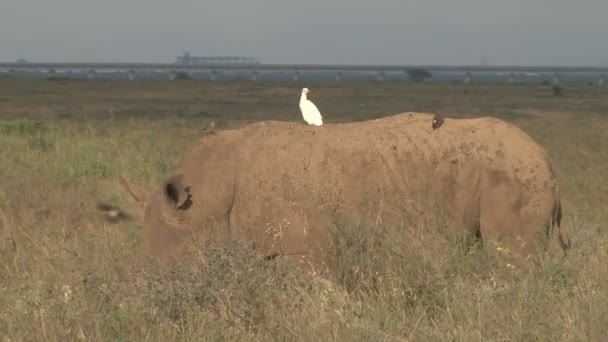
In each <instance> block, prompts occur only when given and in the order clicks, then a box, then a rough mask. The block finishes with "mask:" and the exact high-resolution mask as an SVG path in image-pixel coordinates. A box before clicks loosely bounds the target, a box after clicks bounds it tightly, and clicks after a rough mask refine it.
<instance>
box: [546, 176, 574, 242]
mask: <svg viewBox="0 0 608 342" xmlns="http://www.w3.org/2000/svg"><path fill="white" fill-rule="evenodd" d="M555 198H556V200H555V206H554V209H553V217H552V218H551V228H552V230H553V231H555V230H557V237H558V238H559V245H560V246H561V248H562V250H564V253H566V251H567V250H568V249H570V247H571V243H570V237H569V236H568V232H567V229H566V227H563V226H562V224H561V223H562V201H561V199H560V194H559V190H558V189H557V188H556V196H555Z"/></svg>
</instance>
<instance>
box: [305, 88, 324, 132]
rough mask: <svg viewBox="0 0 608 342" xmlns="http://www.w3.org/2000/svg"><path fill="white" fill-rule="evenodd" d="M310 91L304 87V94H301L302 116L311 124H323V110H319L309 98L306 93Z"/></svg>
mask: <svg viewBox="0 0 608 342" xmlns="http://www.w3.org/2000/svg"><path fill="white" fill-rule="evenodd" d="M308 92H309V90H308V88H304V89H302V95H301V96H300V111H301V112H302V117H303V118H304V121H306V123H308V124H309V125H313V126H321V125H323V116H321V112H319V109H318V108H317V106H315V104H314V103H312V101H310V100H309V99H308V98H307V96H306V94H308Z"/></svg>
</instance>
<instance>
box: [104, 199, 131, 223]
mask: <svg viewBox="0 0 608 342" xmlns="http://www.w3.org/2000/svg"><path fill="white" fill-rule="evenodd" d="M97 209H98V210H101V211H102V212H104V214H105V218H106V219H107V220H108V221H110V222H112V223H117V222H119V221H121V220H131V219H132V216H131V215H129V214H128V213H127V212H125V211H124V210H122V209H121V208H119V207H117V206H114V205H111V204H106V203H100V202H98V203H97Z"/></svg>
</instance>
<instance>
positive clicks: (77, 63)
mask: <svg viewBox="0 0 608 342" xmlns="http://www.w3.org/2000/svg"><path fill="white" fill-rule="evenodd" d="M205 57H206V58H210V59H213V58H217V59H222V58H228V57H231V58H233V57H238V56H228V57H227V56H205ZM249 58H251V57H249ZM258 61H259V59H258ZM0 65H2V67H8V66H14V67H16V68H19V67H27V66H31V67H36V66H73V67H76V66H96V65H97V66H102V65H106V66H142V67H143V66H150V67H153V66H163V67H169V66H175V67H177V68H180V67H183V68H210V67H218V68H222V67H229V68H230V67H233V66H236V67H247V68H252V67H255V66H259V67H262V68H264V67H275V68H283V67H285V68H288V67H294V68H296V67H303V68H307V69H308V68H319V67H320V68H323V69H325V68H350V67H353V68H357V69H358V68H366V67H373V68H390V69H392V68H421V69H425V68H426V69H435V68H439V69H444V68H447V69H451V68H457V69H468V68H471V69H478V70H481V69H514V68H516V69H517V68H523V69H603V68H608V63H602V64H595V65H593V64H561V65H556V64H544V63H543V64H518V63H517V64H447V63H445V64H406V63H400V64H395V63H293V62H291V63H285V62H282V63H267V62H266V63H265V62H262V61H259V63H257V64H240V65H239V64H235V65H229V64H226V65H224V64H180V63H177V62H175V61H174V62H141V61H120V62H117V61H114V62H104V61H52V62H51V61H31V60H28V59H18V60H17V61H0Z"/></svg>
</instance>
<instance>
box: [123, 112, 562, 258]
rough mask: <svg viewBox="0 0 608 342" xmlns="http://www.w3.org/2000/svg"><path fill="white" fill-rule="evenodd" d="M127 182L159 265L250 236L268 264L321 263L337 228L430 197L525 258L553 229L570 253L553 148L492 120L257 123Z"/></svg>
mask: <svg viewBox="0 0 608 342" xmlns="http://www.w3.org/2000/svg"><path fill="white" fill-rule="evenodd" d="M434 126H435V127H434ZM123 185H124V186H125V187H126V189H127V190H128V191H129V192H130V193H131V195H133V198H134V199H135V200H136V201H137V203H139V204H140V206H141V209H143V252H144V255H147V256H154V257H159V258H161V259H167V258H168V259H171V258H175V257H177V255H176V254H175V253H176V252H175V251H176V250H177V249H176V248H177V247H178V246H179V245H180V244H181V243H182V241H183V240H184V238H185V237H186V236H188V235H189V234H191V233H192V232H193V231H198V232H201V231H203V232H204V231H207V232H214V233H219V234H224V235H226V236H235V237H239V238H242V239H245V240H248V241H251V242H252V243H253V246H254V248H255V250H257V251H258V252H259V253H261V254H262V255H264V256H267V257H273V256H279V255H283V256H287V257H294V258H303V259H305V260H307V261H309V263H310V264H312V265H321V264H323V263H325V261H326V258H327V255H328V251H329V250H330V248H331V241H330V238H329V233H328V232H329V231H330V228H329V227H334V228H337V229H340V222H342V221H341V220H343V219H350V220H351V222H352V220H356V219H359V218H373V219H374V220H375V222H376V223H378V222H380V223H382V224H393V223H398V222H401V221H400V220H401V219H402V216H403V208H405V207H408V206H411V205H416V204H417V203H418V204H419V203H423V202H424V201H425V200H427V199H429V198H431V197H432V198H433V199H434V200H436V201H438V203H440V204H441V207H443V208H446V209H447V212H449V214H450V216H449V217H450V220H451V222H452V225H451V226H453V227H454V229H456V230H460V231H463V232H466V233H470V234H471V235H474V236H476V237H477V238H479V239H481V241H482V242H485V241H490V240H496V239H501V241H502V242H501V243H503V245H504V246H506V247H509V248H511V250H512V251H513V252H514V253H516V254H519V255H521V256H524V257H525V256H528V255H530V254H531V253H533V252H535V251H536V250H537V248H538V247H539V246H540V245H539V242H543V244H542V245H543V246H546V242H547V241H548V240H547V239H548V238H549V237H550V236H551V235H553V232H557V234H556V235H557V236H558V241H559V242H560V246H561V248H562V249H563V250H564V253H565V251H566V250H567V248H569V246H570V240H569V238H568V236H567V234H566V232H565V231H564V229H562V228H563V227H561V228H560V221H561V216H562V213H561V212H562V206H561V201H560V192H559V185H558V181H557V178H556V175H555V172H554V170H553V169H552V165H551V163H550V161H549V158H548V156H547V153H546V152H545V151H544V150H543V148H541V147H540V146H539V145H538V144H537V143H536V142H535V141H534V140H532V139H531V138H530V137H529V136H528V135H527V134H526V133H524V132H523V131H522V130H520V129H519V128H517V127H516V126H514V125H513V124H510V123H507V122H505V121H503V120H499V119H496V118H491V117H483V118H468V119H450V118H445V119H443V122H442V125H441V126H440V127H436V125H434V124H433V116H432V115H430V114H426V113H409V112H408V113H401V114H396V115H392V116H388V117H384V118H381V119H375V120H370V121H363V122H351V123H341V124H331V123H330V124H326V125H324V126H321V127H312V126H307V125H302V124H299V123H290V122H280V121H264V122H257V123H252V124H248V125H245V126H243V127H240V128H238V129H226V130H222V131H217V132H213V134H207V135H205V136H203V137H202V138H201V139H200V140H199V141H198V142H197V143H196V144H194V146H192V147H191V148H190V149H189V150H188V151H187V152H186V154H185V156H184V157H183V160H182V162H181V164H180V165H179V166H178V167H177V169H176V170H175V171H174V172H173V173H171V174H170V175H168V176H167V178H166V179H165V180H164V181H163V182H162V185H161V186H160V187H159V188H158V189H154V191H153V190H150V189H147V188H145V187H143V186H141V185H138V184H136V183H134V182H131V181H129V180H127V179H126V178H124V179H123ZM332 229H333V228H332Z"/></svg>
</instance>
